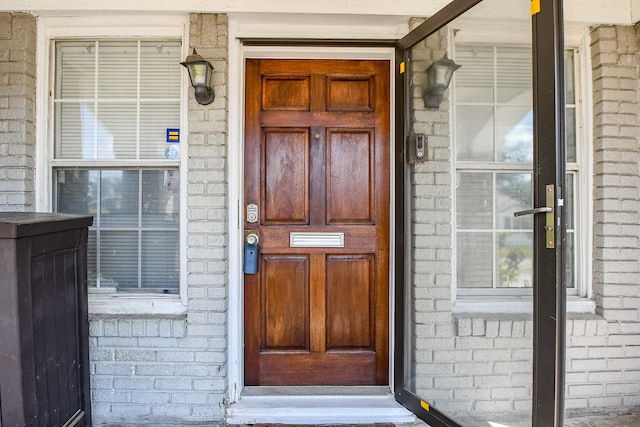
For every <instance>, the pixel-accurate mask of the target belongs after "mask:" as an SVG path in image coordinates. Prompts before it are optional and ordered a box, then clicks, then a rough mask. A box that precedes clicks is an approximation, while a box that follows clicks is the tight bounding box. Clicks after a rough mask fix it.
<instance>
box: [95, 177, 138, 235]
mask: <svg viewBox="0 0 640 427" xmlns="http://www.w3.org/2000/svg"><path fill="white" fill-rule="evenodd" d="M100 185H101V192H100V227H102V228H134V227H137V226H138V171H121V170H105V171H102V179H101V183H100Z"/></svg>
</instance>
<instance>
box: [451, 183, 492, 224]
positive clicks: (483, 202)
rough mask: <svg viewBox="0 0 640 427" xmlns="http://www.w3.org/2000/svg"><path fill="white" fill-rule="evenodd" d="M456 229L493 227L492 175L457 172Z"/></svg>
mask: <svg viewBox="0 0 640 427" xmlns="http://www.w3.org/2000/svg"><path fill="white" fill-rule="evenodd" d="M456 190H457V191H456V220H457V226H458V229H481V228H482V229H490V228H492V227H493V175H492V174H490V173H459V174H458V176H457V179H456Z"/></svg>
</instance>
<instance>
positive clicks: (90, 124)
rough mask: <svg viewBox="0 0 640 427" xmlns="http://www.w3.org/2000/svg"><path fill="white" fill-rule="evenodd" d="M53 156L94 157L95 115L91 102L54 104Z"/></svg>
mask: <svg viewBox="0 0 640 427" xmlns="http://www.w3.org/2000/svg"><path fill="white" fill-rule="evenodd" d="M55 114H56V127H55V158H56V159H93V158H95V157H96V116H95V111H94V110H93V105H92V104H87V103H75V102H65V103H57V104H56V111H55Z"/></svg>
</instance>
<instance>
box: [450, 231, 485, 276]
mask: <svg viewBox="0 0 640 427" xmlns="http://www.w3.org/2000/svg"><path fill="white" fill-rule="evenodd" d="M457 236H458V239H457V240H458V250H457V256H458V262H457V265H458V268H457V275H458V287H459V288H492V287H493V256H492V254H493V250H492V249H491V248H492V247H493V243H492V240H493V238H492V236H493V234H492V233H460V232H458V233H457Z"/></svg>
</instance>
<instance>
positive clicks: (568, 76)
mask: <svg viewBox="0 0 640 427" xmlns="http://www.w3.org/2000/svg"><path fill="white" fill-rule="evenodd" d="M564 73H565V74H564V76H565V94H566V95H565V97H566V103H567V104H575V103H576V69H575V52H574V51H573V50H571V49H567V50H565V51H564Z"/></svg>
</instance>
